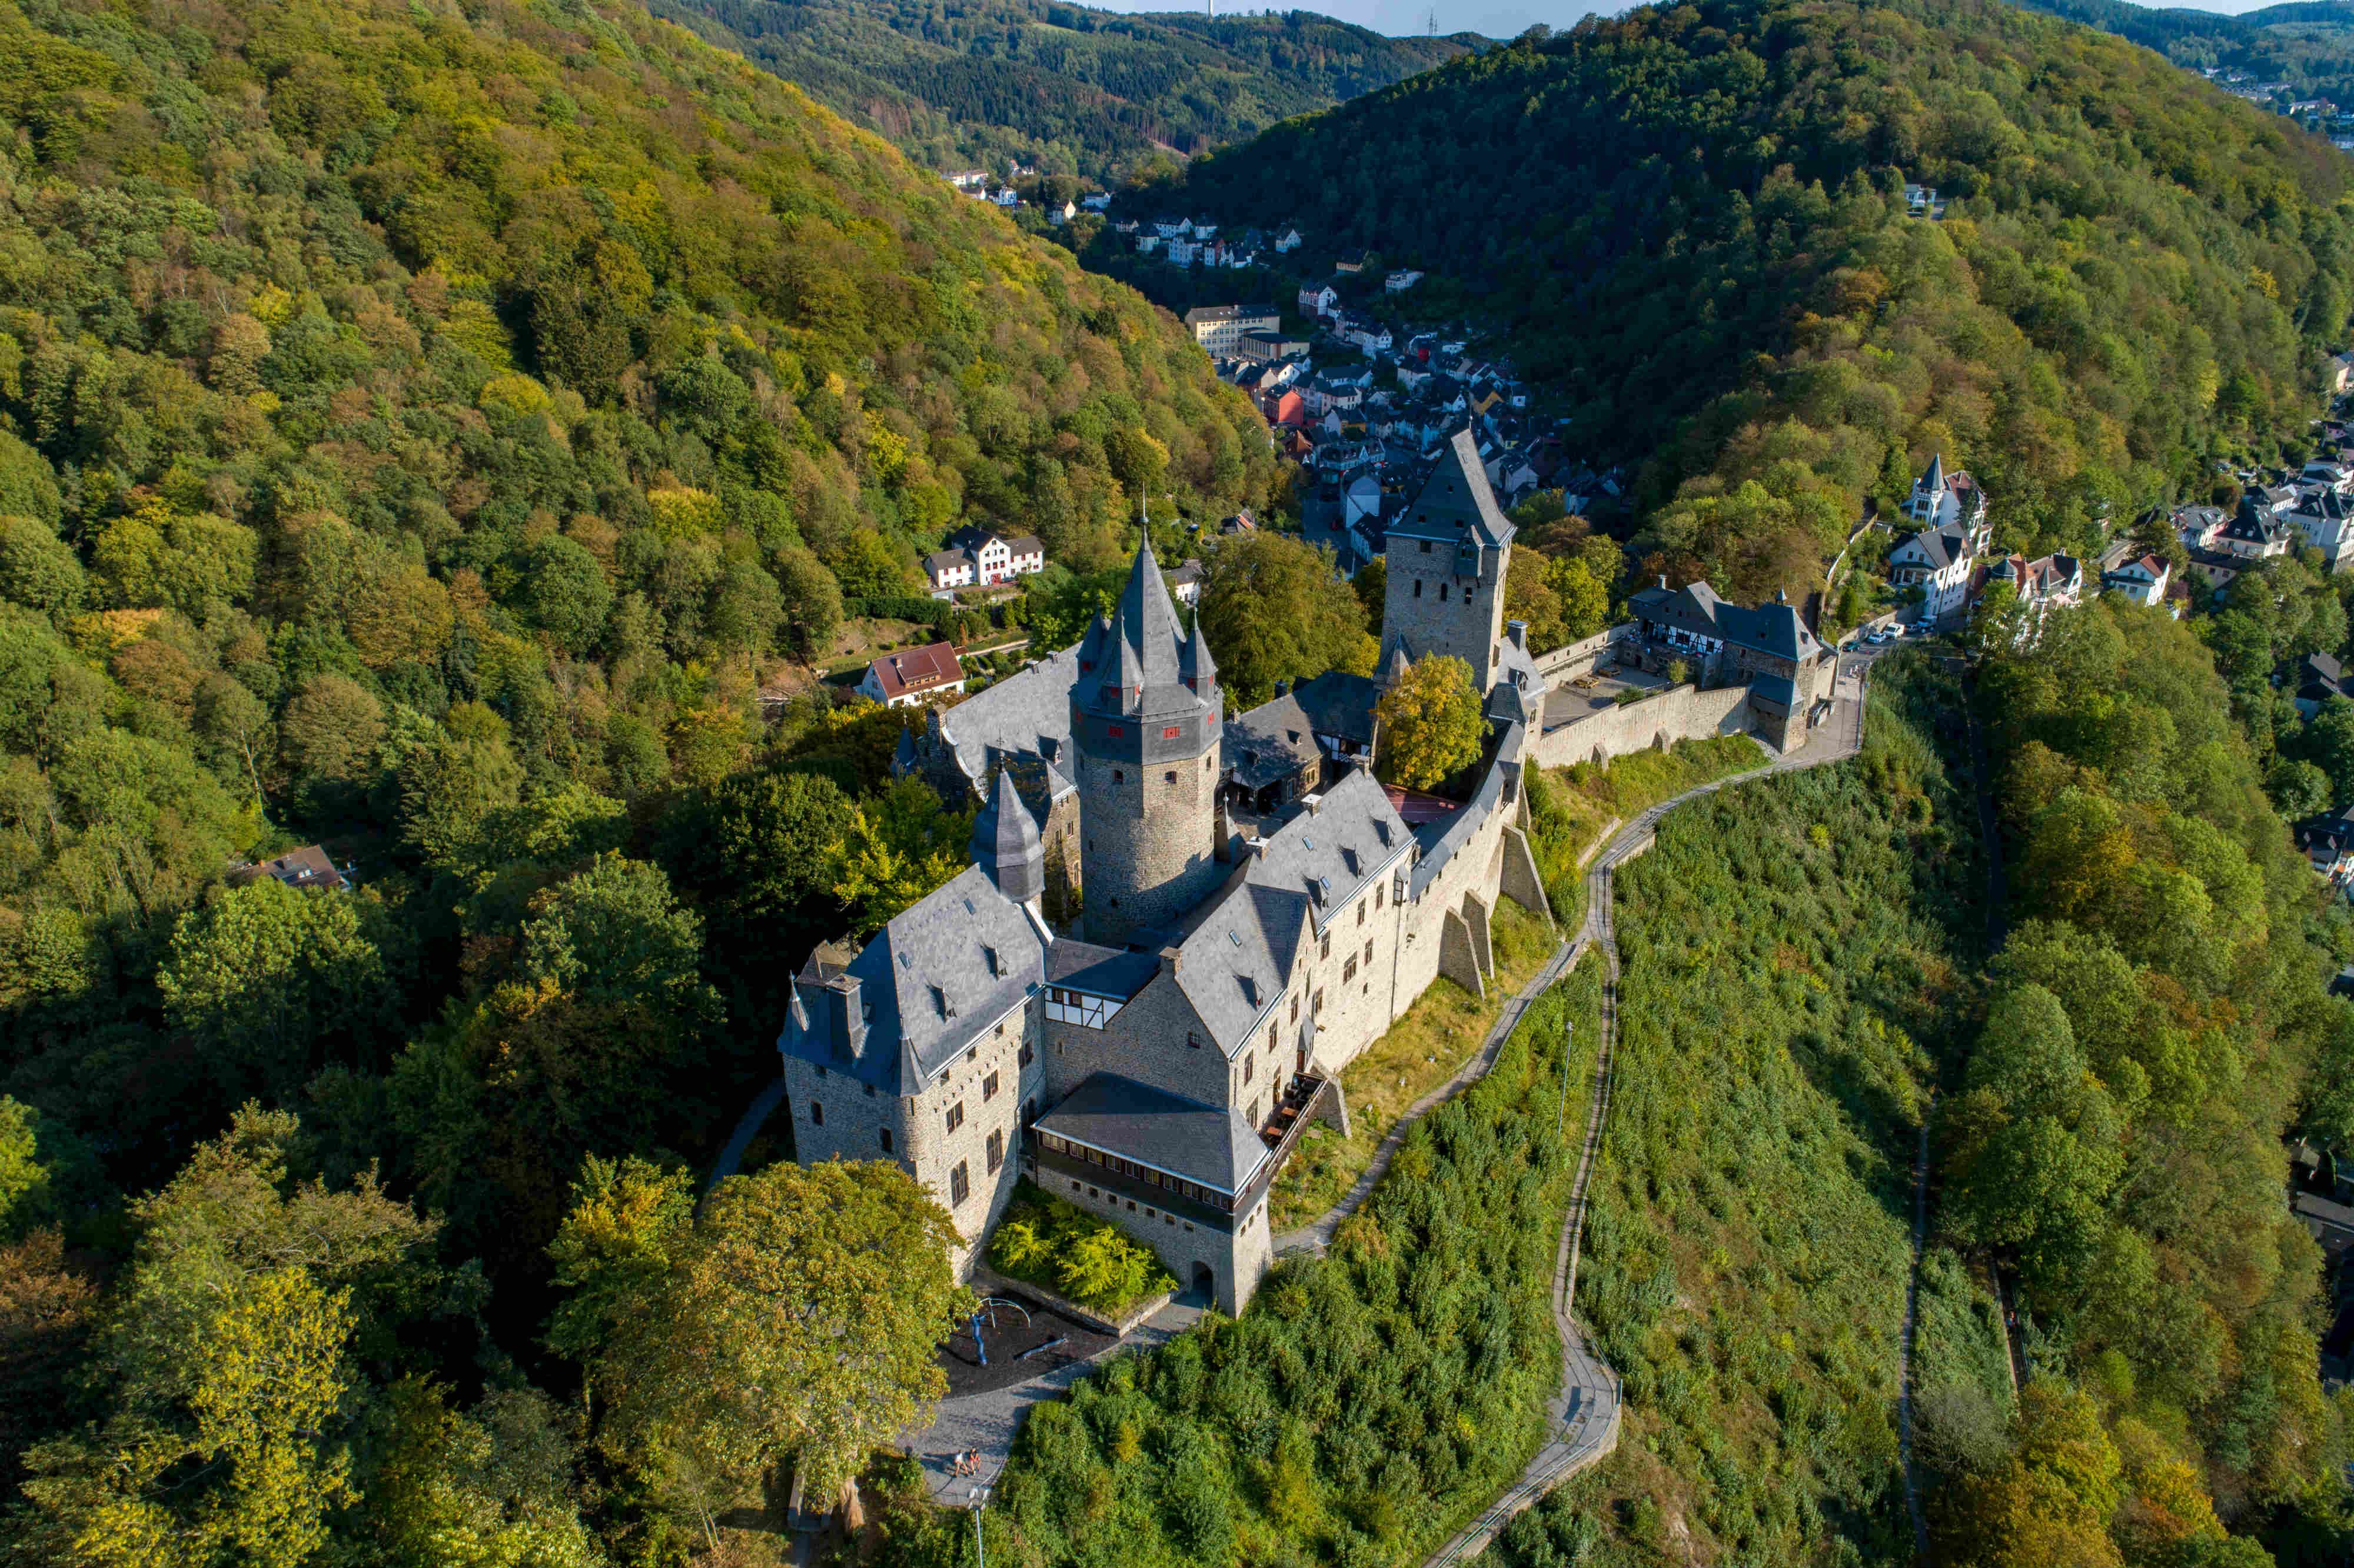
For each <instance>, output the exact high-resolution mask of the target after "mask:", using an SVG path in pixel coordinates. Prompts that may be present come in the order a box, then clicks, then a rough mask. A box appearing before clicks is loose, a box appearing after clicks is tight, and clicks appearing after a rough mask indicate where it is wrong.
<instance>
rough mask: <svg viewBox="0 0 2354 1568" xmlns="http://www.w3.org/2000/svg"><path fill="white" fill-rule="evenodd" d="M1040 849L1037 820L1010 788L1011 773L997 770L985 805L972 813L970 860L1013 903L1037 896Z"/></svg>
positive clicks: (1041, 859) (1019, 794) (1017, 792)
mask: <svg viewBox="0 0 2354 1568" xmlns="http://www.w3.org/2000/svg"><path fill="white" fill-rule="evenodd" d="M1044 853H1045V852H1044V848H1043V847H1042V845H1041V844H1040V842H1039V838H1038V822H1037V820H1036V819H1035V818H1034V817H1032V816H1031V814H1030V808H1029V807H1028V806H1026V805H1024V804H1023V801H1022V791H1021V790H1020V789H1016V788H1015V787H1014V784H1013V769H1012V768H999V769H998V770H997V784H996V787H995V788H994V789H991V791H990V797H989V800H988V802H987V803H986V804H985V805H983V806H982V807H981V810H979V811H977V812H975V813H974V814H973V819H972V858H973V862H974V863H975V864H977V865H979V866H980V867H981V870H982V871H983V872H984V873H986V874H988V877H989V880H990V881H991V882H993V883H995V884H997V887H998V891H999V892H1001V893H1002V894H1004V895H1005V896H1007V897H1008V898H1011V899H1013V901H1014V902H1016V903H1024V902H1027V901H1028V900H1030V899H1033V898H1035V897H1037V896H1038V892H1039V887H1040V885H1041V883H1042V881H1043V874H1044Z"/></svg>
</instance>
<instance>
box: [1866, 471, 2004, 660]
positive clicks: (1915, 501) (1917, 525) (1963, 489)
mask: <svg viewBox="0 0 2354 1568" xmlns="http://www.w3.org/2000/svg"><path fill="white" fill-rule="evenodd" d="M1903 513H1904V515H1905V516H1906V517H1907V518H1909V519H1911V520H1912V522H1913V523H1914V532H1913V533H1910V534H1907V535H1903V537H1902V538H1900V539H1898V540H1897V541H1896V546H1895V547H1894V548H1893V549H1892V550H1890V551H1889V552H1888V580H1889V581H1890V582H1892V583H1893V584H1895V585H1896V586H1897V587H1898V588H1919V589H1920V590H1921V599H1922V608H1923V609H1926V610H1927V611H1928V612H1929V614H1931V615H1932V616H1935V617H1936V618H1938V619H1939V620H1943V619H1944V618H1945V617H1946V616H1948V615H1950V614H1952V613H1953V612H1954V611H1956V610H1957V609H1961V608H1962V606H1963V604H1964V603H1965V602H1967V599H1968V597H1969V592H1970V588H1971V584H1972V581H1973V579H1974V578H1975V577H1976V576H1977V573H1978V557H1979V556H1983V555H1985V554H1986V552H1987V549H1988V546H1990V545H1991V544H1992V543H1993V541H1994V529H1993V526H1992V524H1989V523H1988V521H1987V501H1986V492H1985V491H1983V490H1980V489H1979V488H1978V481H1976V480H1974V479H1972V478H1971V477H1970V476H1969V475H1968V474H1967V473H1964V472H1962V471H1960V470H1959V469H1956V470H1955V471H1952V472H1950V473H1948V472H1947V471H1946V459H1945V456H1944V454H1943V453H1939V454H1937V455H1935V456H1933V457H1932V458H1930V460H1929V469H1928V471H1927V472H1925V473H1924V474H1923V475H1922V476H1921V478H1920V480H1919V482H1916V483H1915V484H1914V486H1913V493H1912V495H1911V496H1909V497H1907V498H1906V500H1905V503H1904V506H1903Z"/></svg>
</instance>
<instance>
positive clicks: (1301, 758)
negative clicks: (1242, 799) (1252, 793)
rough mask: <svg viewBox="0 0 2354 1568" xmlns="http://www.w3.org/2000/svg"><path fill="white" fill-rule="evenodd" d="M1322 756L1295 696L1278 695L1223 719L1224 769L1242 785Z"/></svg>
mask: <svg viewBox="0 0 2354 1568" xmlns="http://www.w3.org/2000/svg"><path fill="white" fill-rule="evenodd" d="M1322 756H1323V753H1322V752H1321V751H1320V749H1319V748H1318V747H1317V745H1316V726H1315V724H1314V723H1313V722H1312V721H1311V720H1310V718H1309V716H1308V710H1307V709H1305V708H1303V707H1301V706H1300V705H1299V698H1297V697H1293V696H1281V697H1278V698H1276V699H1275V700H1274V701H1273V702H1269V703H1261V704H1260V705H1258V706H1257V707H1255V708H1253V709H1251V710H1250V712H1248V713H1246V714H1241V715H1236V716H1235V717H1233V718H1230V719H1228V720H1226V770H1227V772H1228V773H1229V774H1230V775H1232V776H1233V778H1234V779H1235V782H1237V783H1239V784H1241V785H1242V786H1243V787H1244V788H1245V789H1264V788H1266V787H1267V785H1269V784H1273V783H1276V782H1277V781H1278V780H1280V779H1288V778H1289V777H1291V776H1292V775H1293V774H1295V773H1298V772H1299V771H1300V770H1301V769H1302V768H1314V767H1317V766H1318V765H1319V763H1320V760H1321V758H1322Z"/></svg>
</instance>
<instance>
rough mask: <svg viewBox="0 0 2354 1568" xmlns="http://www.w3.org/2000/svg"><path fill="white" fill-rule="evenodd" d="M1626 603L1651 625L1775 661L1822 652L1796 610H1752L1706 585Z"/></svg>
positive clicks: (1782, 606)
mask: <svg viewBox="0 0 2354 1568" xmlns="http://www.w3.org/2000/svg"><path fill="white" fill-rule="evenodd" d="M1628 604H1629V605H1630V606H1631V607H1632V608H1633V609H1634V611H1635V616H1636V619H1638V620H1643V621H1646V622H1649V624H1651V625H1653V626H1667V627H1674V628H1677V629H1680V630H1684V631H1688V632H1691V633H1693V634H1695V635H1697V636H1702V637H1716V638H1722V639H1723V641H1726V642H1728V643H1732V644H1734V645H1736V646H1738V647H1743V648H1747V649H1751V650H1754V651H1755V652H1761V653H1768V654H1771V655H1773V656H1774V657H1775V658H1777V659H1789V660H1794V661H1804V660H1808V659H1811V658H1813V657H1814V656H1815V655H1816V654H1818V653H1819V652H1822V649H1823V645H1822V644H1821V643H1820V642H1819V641H1816V639H1815V634H1814V633H1813V632H1811V631H1809V630H1807V623H1806V622H1805V621H1803V620H1799V619H1798V611H1797V608H1796V607H1795V606H1792V605H1789V604H1786V603H1783V602H1781V601H1779V600H1776V602H1774V603H1771V604H1761V605H1759V606H1757V608H1755V609H1748V608H1745V607H1744V606H1742V605H1737V604H1733V603H1730V602H1728V601H1726V600H1724V599H1719V598H1717V597H1716V590H1715V589H1714V588H1710V587H1709V586H1708V585H1707V584H1706V583H1704V582H1700V583H1688V584H1686V585H1685V586H1684V587H1682V588H1672V589H1670V588H1645V589H1644V590H1643V591H1642V592H1640V593H1638V594H1636V595H1634V596H1633V597H1632V598H1631V599H1628Z"/></svg>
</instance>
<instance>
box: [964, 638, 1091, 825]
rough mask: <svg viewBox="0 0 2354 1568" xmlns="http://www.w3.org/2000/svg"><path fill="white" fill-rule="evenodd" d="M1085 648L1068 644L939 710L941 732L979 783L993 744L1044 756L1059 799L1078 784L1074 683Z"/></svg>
mask: <svg viewBox="0 0 2354 1568" xmlns="http://www.w3.org/2000/svg"><path fill="white" fill-rule="evenodd" d="M1078 674H1079V651H1078V650H1077V649H1076V648H1066V649H1064V650H1063V651H1062V652H1059V653H1052V654H1049V655H1047V656H1046V657H1045V658H1044V659H1041V660H1040V661H1038V662H1037V663H1035V664H1033V665H1032V666H1031V667H1030V668H1029V669H1027V670H1024V671H1023V672H1022V673H1020V674H1018V675H1009V676H1007V677H1006V678H1005V679H1004V680H1002V681H1000V682H998V683H996V684H995V685H993V686H991V687H989V688H988V689H987V690H986V691H981V692H977V693H975V694H973V695H971V696H969V697H967V698H966V699H965V700H964V701H962V702H960V703H959V704H958V705H956V706H954V707H952V708H950V709H949V710H948V711H947V712H946V713H943V714H941V715H939V722H940V735H941V736H942V738H944V739H946V740H947V741H948V743H949V746H950V747H954V748H955V751H956V758H957V766H958V768H961V769H962V770H963V772H964V776H965V777H966V778H968V779H971V780H972V781H973V783H974V785H975V786H976V787H978V786H979V785H980V784H981V781H982V780H983V779H987V778H988V777H989V753H990V750H991V747H994V748H996V749H997V750H999V751H1004V752H1024V751H1027V752H1033V753H1035V754H1036V755H1038V756H1041V757H1044V758H1045V759H1046V761H1047V764H1048V767H1049V769H1050V770H1051V771H1052V772H1053V773H1054V774H1055V784H1054V791H1055V799H1056V800H1060V799H1062V798H1063V797H1064V796H1065V795H1066V794H1068V793H1070V791H1072V790H1073V789H1076V788H1078V786H1077V785H1076V784H1074V783H1072V782H1071V778H1070V776H1071V773H1072V771H1073V769H1074V768H1075V767H1076V764H1074V763H1073V762H1072V760H1071V686H1072V684H1073V683H1075V682H1076V680H1077V679H1078Z"/></svg>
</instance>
